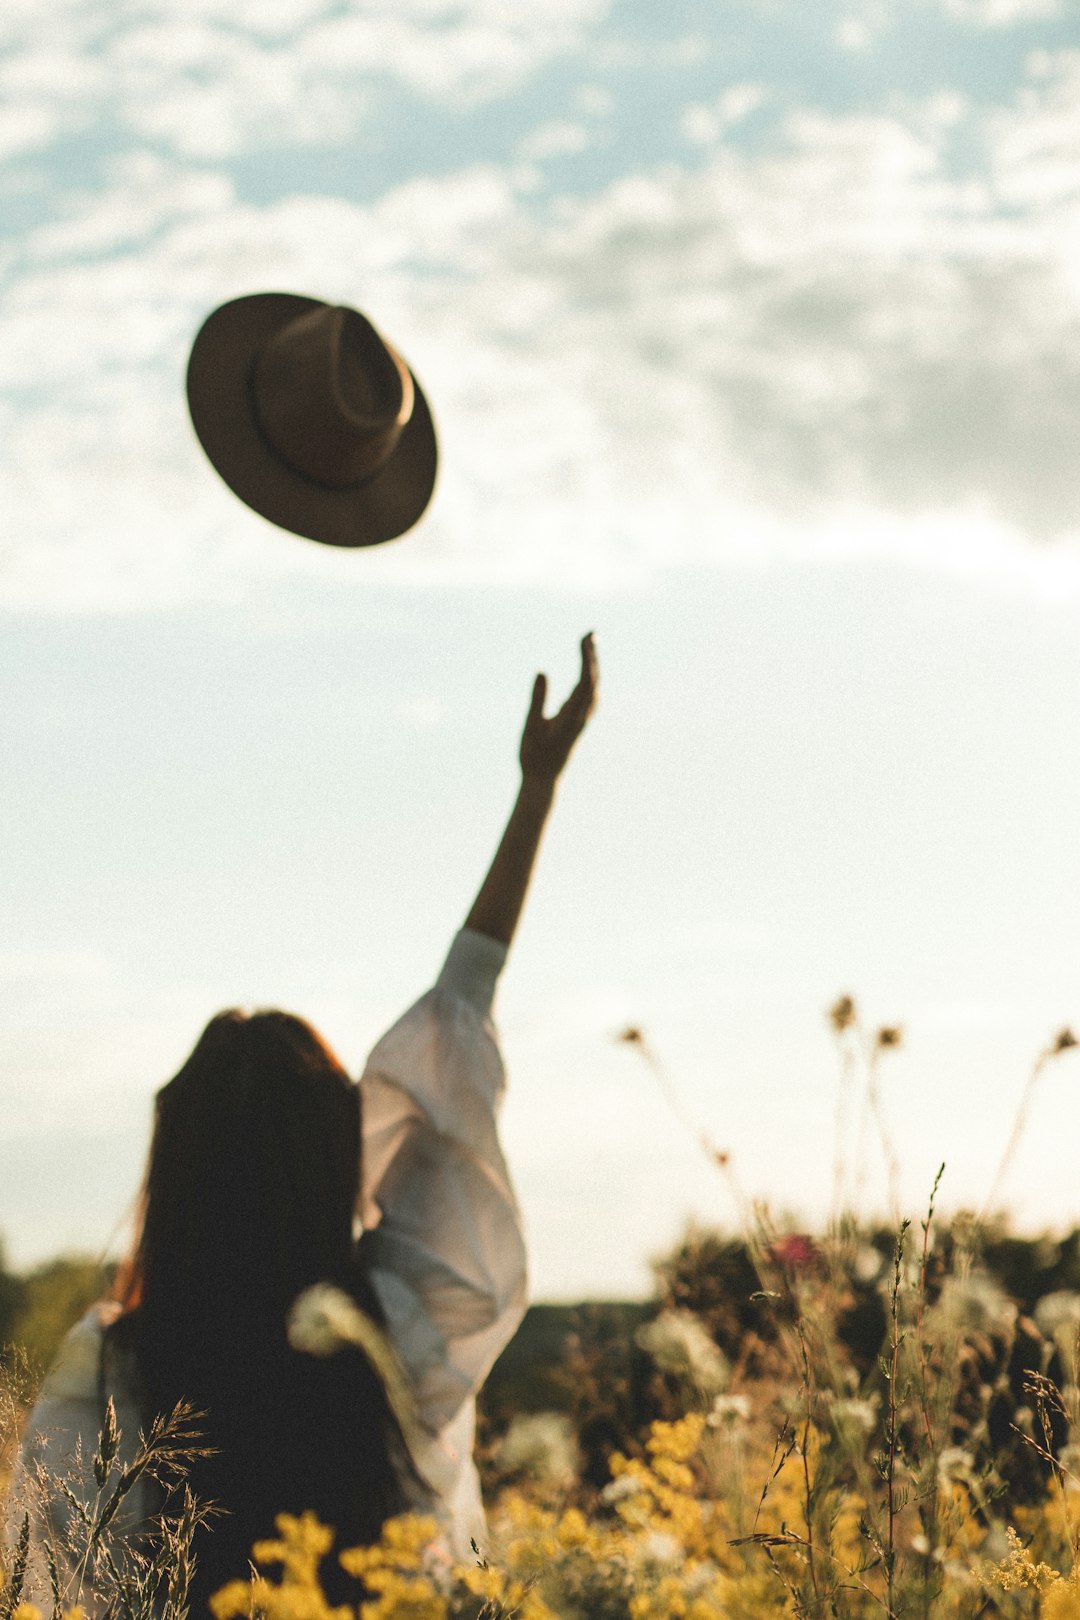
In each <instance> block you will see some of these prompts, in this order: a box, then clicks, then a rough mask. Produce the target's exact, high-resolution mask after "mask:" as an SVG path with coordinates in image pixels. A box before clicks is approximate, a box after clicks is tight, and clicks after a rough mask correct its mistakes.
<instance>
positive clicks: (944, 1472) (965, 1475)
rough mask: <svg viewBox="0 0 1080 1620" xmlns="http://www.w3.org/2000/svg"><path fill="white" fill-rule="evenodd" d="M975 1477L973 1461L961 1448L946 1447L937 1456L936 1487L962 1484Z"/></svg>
mask: <svg viewBox="0 0 1080 1620" xmlns="http://www.w3.org/2000/svg"><path fill="white" fill-rule="evenodd" d="M974 1477H975V1459H974V1457H973V1456H972V1455H971V1453H970V1451H965V1450H964V1448H963V1446H946V1447H945V1448H944V1450H943V1451H942V1452H941V1453H940V1455H939V1456H938V1485H939V1486H940V1487H941V1488H942V1489H945V1488H946V1487H948V1486H949V1485H951V1484H953V1483H954V1482H956V1483H958V1484H964V1483H966V1482H967V1481H970V1480H973V1479H974Z"/></svg>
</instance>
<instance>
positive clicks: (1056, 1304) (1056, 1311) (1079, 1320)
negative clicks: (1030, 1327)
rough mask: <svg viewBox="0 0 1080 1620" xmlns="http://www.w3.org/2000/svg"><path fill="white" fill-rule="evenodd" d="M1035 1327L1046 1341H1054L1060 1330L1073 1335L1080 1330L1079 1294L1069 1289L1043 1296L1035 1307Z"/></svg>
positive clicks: (1061, 1289)
mask: <svg viewBox="0 0 1080 1620" xmlns="http://www.w3.org/2000/svg"><path fill="white" fill-rule="evenodd" d="M1035 1326H1036V1327H1037V1328H1038V1330H1039V1332H1040V1333H1041V1334H1042V1335H1043V1337H1044V1338H1046V1339H1056V1337H1057V1335H1058V1332H1059V1330H1060V1329H1061V1328H1068V1329H1069V1331H1070V1332H1071V1333H1072V1334H1074V1335H1075V1333H1076V1331H1077V1329H1078V1328H1080V1294H1074V1293H1073V1291H1072V1289H1071V1288H1059V1289H1056V1290H1055V1292H1054V1293H1052V1294H1044V1295H1043V1297H1042V1299H1040V1301H1039V1303H1038V1304H1037V1305H1036V1307H1035Z"/></svg>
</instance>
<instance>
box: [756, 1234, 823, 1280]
mask: <svg viewBox="0 0 1080 1620" xmlns="http://www.w3.org/2000/svg"><path fill="white" fill-rule="evenodd" d="M768 1256H769V1259H770V1260H771V1261H772V1262H773V1264H774V1265H777V1266H783V1267H784V1268H785V1269H786V1270H789V1271H811V1270H813V1269H814V1267H816V1265H817V1263H818V1249H817V1244H816V1243H815V1242H814V1240H813V1238H812V1237H810V1236H809V1234H808V1233H806V1232H789V1233H788V1235H787V1237H782V1238H777V1240H776V1242H775V1243H770V1245H769V1248H768Z"/></svg>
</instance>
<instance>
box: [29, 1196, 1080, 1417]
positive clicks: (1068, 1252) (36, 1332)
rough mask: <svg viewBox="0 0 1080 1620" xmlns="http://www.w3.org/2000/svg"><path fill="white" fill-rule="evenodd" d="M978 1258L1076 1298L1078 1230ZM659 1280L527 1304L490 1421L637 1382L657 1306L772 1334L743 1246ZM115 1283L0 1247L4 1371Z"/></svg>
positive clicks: (886, 1239)
mask: <svg viewBox="0 0 1080 1620" xmlns="http://www.w3.org/2000/svg"><path fill="white" fill-rule="evenodd" d="M894 1240H895V1239H894V1234H893V1233H892V1232H891V1231H890V1230H888V1229H886V1228H880V1229H878V1230H876V1231H873V1232H872V1233H870V1234H869V1235H868V1236H867V1237H864V1238H863V1240H862V1241H863V1242H864V1243H865V1242H869V1243H870V1244H872V1245H873V1246H874V1247H876V1248H877V1249H878V1251H879V1252H880V1254H881V1255H882V1257H883V1258H884V1257H886V1256H888V1255H890V1254H891V1252H892V1246H893V1243H894ZM938 1242H939V1243H941V1242H944V1244H946V1245H947V1244H948V1242H949V1236H948V1227H947V1226H945V1227H944V1228H943V1229H939V1233H938ZM979 1251H980V1252H979V1262H980V1264H981V1266H982V1267H983V1268H985V1270H986V1271H988V1272H989V1273H990V1274H991V1275H992V1276H993V1277H994V1278H995V1279H996V1280H997V1282H998V1283H999V1284H1000V1285H1001V1287H1002V1288H1003V1289H1004V1290H1005V1292H1006V1293H1007V1294H1008V1295H1009V1296H1010V1297H1011V1298H1012V1299H1014V1300H1015V1301H1016V1303H1017V1305H1018V1306H1019V1307H1020V1310H1021V1311H1022V1312H1024V1313H1025V1314H1027V1313H1031V1312H1032V1311H1033V1310H1034V1308H1035V1305H1036V1303H1037V1302H1038V1300H1040V1299H1041V1298H1042V1297H1043V1296H1044V1295H1046V1294H1051V1293H1056V1292H1059V1291H1071V1292H1075V1293H1077V1294H1080V1227H1077V1228H1074V1229H1073V1230H1072V1231H1071V1232H1070V1233H1069V1234H1068V1235H1067V1236H1065V1237H1060V1238H1054V1237H1049V1236H1038V1237H1019V1236H1015V1235H1013V1234H1010V1233H1008V1232H1005V1231H1002V1230H1001V1229H997V1230H994V1229H990V1230H988V1231H987V1232H986V1233H985V1234H984V1235H983V1237H982V1240H981V1242H980V1245H979ZM654 1274H655V1279H656V1288H655V1292H654V1294H653V1296H652V1298H651V1299H648V1300H643V1301H593V1302H583V1303H580V1304H565V1305H563V1304H559V1305H551V1304H537V1305H534V1306H533V1307H532V1308H531V1309H530V1310H529V1311H528V1313H527V1315H526V1317H525V1320H524V1322H523V1323H522V1325H521V1328H520V1329H519V1331H518V1333H517V1335H516V1336H515V1338H514V1339H513V1340H512V1341H511V1343H510V1344H509V1345H508V1346H507V1348H506V1350H505V1351H504V1352H503V1355H502V1357H501V1358H500V1360H499V1361H498V1362H497V1363H496V1366H495V1368H494V1369H493V1371H492V1374H491V1377H490V1379H489V1381H488V1385H487V1388H486V1390H485V1395H484V1406H485V1408H486V1410H487V1414H488V1417H489V1421H491V1420H493V1421H494V1422H495V1423H496V1424H500V1423H501V1422H503V1421H505V1420H506V1418H507V1416H508V1415H509V1414H510V1413H511V1412H521V1411H534V1412H535V1411H540V1410H564V1411H566V1410H570V1409H572V1408H573V1407H575V1406H576V1405H577V1404H578V1403H579V1401H580V1398H581V1395H582V1382H583V1380H582V1377H581V1375H582V1372H583V1371H584V1368H585V1367H586V1366H589V1365H592V1364H595V1361H596V1359H597V1357H599V1358H600V1359H601V1360H603V1361H605V1362H606V1363H607V1364H608V1367H609V1368H610V1367H611V1366H612V1363H614V1364H616V1365H617V1366H618V1367H619V1371H620V1374H621V1377H622V1378H623V1379H627V1380H630V1381H631V1382H633V1380H634V1368H633V1365H632V1362H631V1360H629V1359H625V1360H624V1356H625V1355H626V1352H627V1351H628V1349H629V1346H630V1345H631V1344H632V1341H633V1337H634V1333H635V1331H636V1329H637V1328H638V1327H639V1326H640V1325H641V1324H642V1323H643V1322H644V1321H646V1320H647V1319H648V1318H649V1317H651V1316H654V1315H656V1314H657V1313H658V1312H659V1311H661V1310H664V1309H671V1308H675V1309H682V1310H689V1311H693V1312H694V1313H695V1314H696V1315H698V1316H699V1317H700V1318H701V1319H702V1321H703V1323H704V1324H705V1325H706V1327H707V1328H708V1330H709V1332H710V1334H711V1336H712V1338H713V1339H714V1340H715V1342H716V1343H717V1344H718V1345H719V1346H720V1347H721V1348H722V1349H723V1350H724V1352H725V1353H726V1354H727V1355H728V1356H729V1357H730V1358H731V1359H732V1360H733V1361H736V1360H738V1358H739V1353H740V1348H741V1346H743V1345H744V1344H745V1342H746V1340H747V1337H748V1336H753V1337H758V1336H760V1337H762V1338H767V1337H768V1336H769V1331H770V1328H769V1322H768V1313H767V1309H766V1308H765V1307H763V1305H762V1304H761V1303H760V1302H758V1301H755V1300H754V1298H753V1295H754V1294H755V1292H756V1291H757V1289H758V1288H759V1287H760V1283H759V1279H758V1276H757V1273H756V1272H755V1269H754V1265H753V1262H752V1260H751V1258H750V1252H749V1249H748V1247H747V1245H746V1244H745V1243H744V1242H743V1241H742V1240H741V1239H739V1238H732V1237H728V1236H725V1235H724V1234H721V1233H717V1232H710V1231H704V1230H695V1231H691V1232H689V1233H688V1234H687V1236H686V1237H685V1238H684V1239H683V1240H682V1241H681V1242H680V1243H679V1244H677V1245H676V1247H675V1248H674V1249H673V1250H672V1251H671V1252H670V1253H669V1254H667V1255H666V1256H664V1257H663V1258H661V1259H659V1260H657V1261H656V1262H655V1264H654ZM113 1276H114V1268H113V1267H111V1266H102V1264H101V1263H100V1261H98V1260H94V1259H92V1258H88V1257H86V1256H83V1255H61V1256H59V1257H57V1258H56V1259H54V1260H49V1261H46V1262H44V1263H43V1264H41V1265H38V1266H35V1267H33V1268H32V1269H31V1270H28V1271H24V1272H19V1271H12V1270H10V1269H9V1268H8V1266H7V1263H6V1260H5V1258H4V1252H3V1249H2V1247H0V1346H2V1347H4V1355H5V1359H6V1361H7V1362H8V1364H9V1365H10V1364H11V1363H12V1362H13V1360H18V1361H19V1362H20V1363H21V1364H22V1365H23V1366H24V1367H25V1369H26V1373H27V1377H26V1379H25V1382H26V1383H27V1385H28V1386H29V1387H32V1385H33V1383H34V1381H35V1378H36V1377H37V1376H39V1375H40V1373H41V1372H42V1371H43V1370H44V1369H45V1368H46V1367H47V1366H48V1364H49V1363H50V1361H51V1360H52V1358H53V1357H54V1355H55V1354H56V1351H57V1349H58V1347H59V1344H60V1341H61V1339H62V1338H63V1337H64V1334H65V1333H66V1332H67V1330H68V1328H69V1327H70V1326H71V1325H72V1323H74V1322H75V1321H76V1320H77V1319H78V1317H79V1316H80V1315H81V1314H82V1313H83V1311H85V1310H86V1309H87V1307H88V1306H89V1305H91V1304H92V1303H93V1302H94V1301H95V1300H96V1299H100V1298H101V1297H102V1296H103V1295H104V1294H106V1293H107V1292H108V1290H109V1289H110V1287H111V1286H112V1281H113ZM871 1304H872V1298H871V1294H870V1293H869V1291H868V1294H867V1298H866V1300H865V1301H864V1302H863V1312H862V1315H860V1312H859V1311H858V1309H854V1310H853V1313H852V1323H851V1329H852V1333H853V1335H854V1336H856V1337H862V1336H864V1335H865V1337H866V1339H867V1343H866V1345H865V1350H866V1352H868V1353H871V1354H872V1353H873V1349H872V1346H871V1343H870V1341H872V1340H873V1339H874V1338H875V1337H876V1333H877V1327H878V1324H877V1321H876V1318H875V1320H872V1321H871V1320H869V1319H867V1318H866V1310H867V1308H868V1307H869V1306H870V1305H871ZM870 1314H871V1315H872V1314H873V1312H872V1311H871V1312H870ZM589 1381H590V1380H588V1379H585V1380H584V1382H586V1383H587V1382H589Z"/></svg>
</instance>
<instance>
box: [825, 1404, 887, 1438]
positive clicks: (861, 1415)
mask: <svg viewBox="0 0 1080 1620" xmlns="http://www.w3.org/2000/svg"><path fill="white" fill-rule="evenodd" d="M832 1415H833V1422H834V1423H835V1424H836V1427H837V1428H838V1429H844V1430H847V1431H849V1432H851V1431H855V1432H857V1433H859V1434H872V1433H873V1431H874V1429H875V1427H876V1425H877V1420H878V1403H877V1396H876V1395H871V1396H868V1397H865V1398H861V1397H857V1396H852V1397H851V1398H850V1399H849V1398H840V1399H837V1400H834V1401H833V1403H832Z"/></svg>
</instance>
